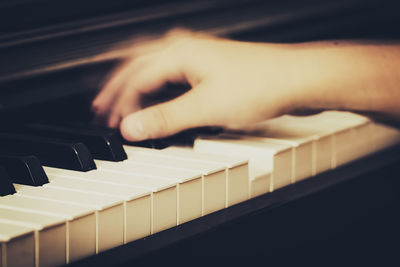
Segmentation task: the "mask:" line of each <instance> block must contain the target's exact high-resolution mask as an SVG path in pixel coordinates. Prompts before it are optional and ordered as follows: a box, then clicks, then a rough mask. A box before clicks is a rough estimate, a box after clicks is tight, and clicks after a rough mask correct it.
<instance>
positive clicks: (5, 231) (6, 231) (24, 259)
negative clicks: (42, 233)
mask: <svg viewBox="0 0 400 267" xmlns="http://www.w3.org/2000/svg"><path fill="white" fill-rule="evenodd" d="M34 234H35V231H34V229H33V227H27V226H21V225H15V224H12V223H4V222H2V221H0V266H1V267H11V266H12V267H14V266H16V267H17V266H18V267H19V266H21V267H22V266H35V235H34Z"/></svg>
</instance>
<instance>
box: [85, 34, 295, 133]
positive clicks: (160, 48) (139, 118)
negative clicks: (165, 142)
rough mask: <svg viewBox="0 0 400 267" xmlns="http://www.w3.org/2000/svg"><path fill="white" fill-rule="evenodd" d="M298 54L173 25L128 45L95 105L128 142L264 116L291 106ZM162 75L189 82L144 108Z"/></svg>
mask: <svg viewBox="0 0 400 267" xmlns="http://www.w3.org/2000/svg"><path fill="white" fill-rule="evenodd" d="M296 55H297V54H296V52H295V51H292V50H291V49H290V48H289V46H285V45H273V44H261V43H247V42H238V41H232V40H226V39H220V38H216V37H212V36H207V35H203V34H197V33H192V32H182V31H173V32H170V33H169V34H167V35H166V36H164V37H163V38H160V39H158V40H154V41H150V42H147V43H144V44H139V45H136V46H134V47H133V48H132V54H131V57H130V58H129V59H128V60H127V61H126V63H125V64H123V65H122V67H120V68H118V69H117V70H116V71H115V72H114V73H113V75H112V76H111V78H110V79H109V80H108V81H107V83H106V84H105V86H104V88H103V90H102V91H101V92H100V93H99V94H98V96H97V97H96V99H95V100H94V101H93V109H94V110H95V112H96V114H97V115H98V116H102V117H105V119H106V121H107V124H108V126H109V127H117V126H118V125H119V124H120V129H121V133H122V135H123V137H124V138H126V139H127V140H129V141H139V140H144V139H154V138H160V137H164V136H168V135H172V134H175V133H177V132H180V131H182V130H184V129H187V128H193V127H200V126H223V127H226V126H229V127H232V126H233V127H236V126H238V125H243V124H247V123H250V122H256V121H260V120H264V119H267V118H270V117H274V116H278V115H281V114H283V113H285V112H290V111H291V110H292V109H295V108H296V105H295V104H296V100H297V98H298V97H299V95H300V94H299V90H300V89H301V86H299V83H298V81H299V79H301V78H302V77H301V76H302V75H301V72H300V71H298V66H296V64H294V62H296ZM167 82H173V83H188V84H189V85H190V86H191V88H192V89H190V90H189V91H187V92H186V93H184V94H183V95H181V96H179V97H177V98H175V99H173V100H170V101H167V102H164V103H160V104H157V105H154V106H151V107H147V108H144V109H142V107H141V106H140V97H141V96H142V95H144V94H149V93H153V92H155V91H157V90H159V89H160V88H161V87H162V86H163V85H164V84H165V83H167Z"/></svg>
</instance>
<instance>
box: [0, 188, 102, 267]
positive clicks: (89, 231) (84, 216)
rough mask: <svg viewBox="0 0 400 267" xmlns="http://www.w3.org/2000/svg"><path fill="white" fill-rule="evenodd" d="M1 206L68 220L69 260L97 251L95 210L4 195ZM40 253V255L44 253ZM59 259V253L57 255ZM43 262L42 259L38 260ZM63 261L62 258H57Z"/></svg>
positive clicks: (67, 243) (67, 244) (0, 200)
mask: <svg viewBox="0 0 400 267" xmlns="http://www.w3.org/2000/svg"><path fill="white" fill-rule="evenodd" d="M0 208H4V209H9V210H17V211H21V212H27V213H35V214H39V215H45V216H52V217H57V218H61V219H63V220H64V221H65V222H66V228H67V235H66V253H65V255H66V258H65V262H67V263H69V262H72V261H76V260H79V259H82V258H85V257H88V256H91V255H93V254H95V252H96V217H95V213H94V210H90V209H88V208H87V207H83V206H80V205H75V204H70V203H68V204H67V203H62V202H57V201H53V200H44V199H38V198H32V197H28V196H23V195H18V194H14V195H9V196H5V197H1V198H0ZM40 254H41V253H40V252H39V254H38V255H39V256H40ZM54 256H55V257H56V258H58V256H57V255H54ZM38 260H39V261H40V258H39V259H38ZM57 260H60V259H57Z"/></svg>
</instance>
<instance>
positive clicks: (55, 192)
mask: <svg viewBox="0 0 400 267" xmlns="http://www.w3.org/2000/svg"><path fill="white" fill-rule="evenodd" d="M17 195H25V196H31V197H35V198H41V199H49V200H54V201H59V202H63V203H72V204H76V205H80V206H84V207H88V208H90V209H94V210H96V236H97V238H96V240H97V242H96V253H98V252H102V251H104V250H107V249H111V248H113V247H117V246H120V245H122V244H123V243H124V221H125V218H124V205H123V202H122V200H120V199H119V198H116V197H112V196H104V195H102V196H100V195H96V194H92V193H90V192H76V191H73V190H68V189H65V188H52V187H48V186H46V187H32V186H22V187H20V188H19V189H18V190H17Z"/></svg>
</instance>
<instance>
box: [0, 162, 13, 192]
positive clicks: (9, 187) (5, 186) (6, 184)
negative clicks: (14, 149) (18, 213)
mask: <svg viewBox="0 0 400 267" xmlns="http://www.w3.org/2000/svg"><path fill="white" fill-rule="evenodd" d="M14 193H15V188H14V185H13V184H12V182H11V178H10V176H9V175H8V173H7V172H6V170H5V169H4V168H3V167H2V166H1V165H0V197H1V196H7V195H11V194H14Z"/></svg>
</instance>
